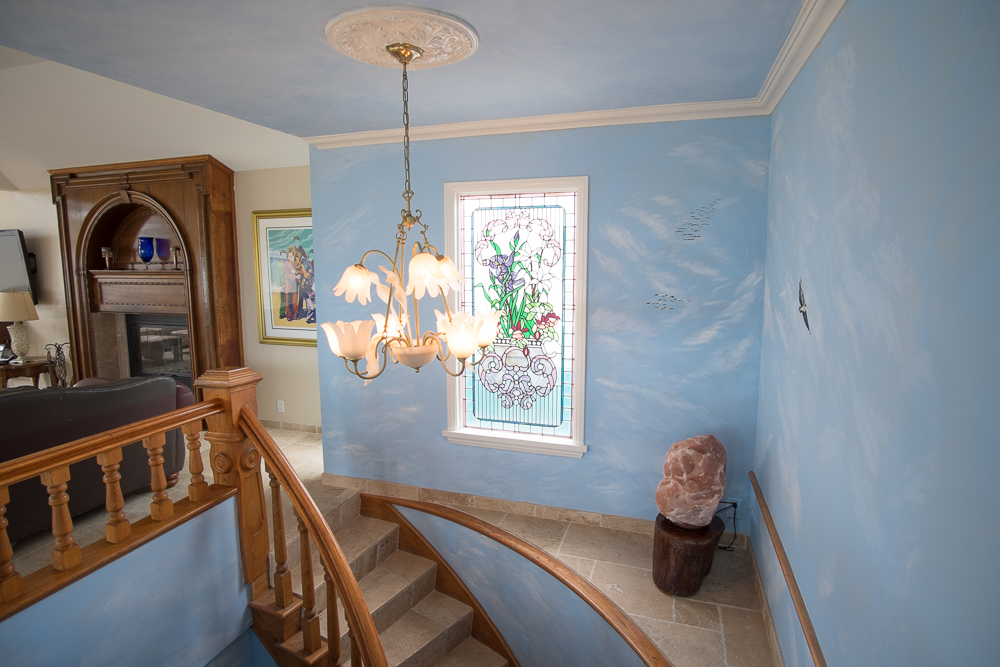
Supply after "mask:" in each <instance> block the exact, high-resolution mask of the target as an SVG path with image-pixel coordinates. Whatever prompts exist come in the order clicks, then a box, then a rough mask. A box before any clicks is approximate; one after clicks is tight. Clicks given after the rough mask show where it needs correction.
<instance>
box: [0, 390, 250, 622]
mask: <svg viewBox="0 0 1000 667" xmlns="http://www.w3.org/2000/svg"><path fill="white" fill-rule="evenodd" d="M223 409H224V403H223V401H221V400H213V401H208V402H205V403H200V404H197V405H192V406H189V407H185V408H181V409H179V410H174V411H173V412H168V413H166V414H162V415H158V416H156V417H151V418H149V419H144V420H142V421H140V422H135V423H133V424H129V425H127V426H122V427H119V428H116V429H113V430H110V431H105V432H103V433H98V434H97V435H93V436H89V437H86V438H81V439H79V440H74V441H73V442H70V443H67V444H65V445H60V446H58V447H52V448H50V449H46V450H43V451H40V452H35V453H34V454H29V455H28V456H22V457H20V458H17V459H13V460H11V461H7V462H5V463H0V620H3V619H5V618H7V617H9V616H11V615H13V614H15V613H17V612H18V611H20V610H21V609H24V608H25V607H28V606H30V605H32V604H34V603H35V602H37V601H38V600H41V599H42V598H45V597H47V596H49V595H51V594H52V593H54V592H56V591H58V590H60V589H62V588H64V587H65V586H68V585H69V584H71V583H72V582H74V581H76V580H78V579H80V578H81V577H83V576H85V575H86V574H88V573H90V572H92V571H94V570H95V569H97V568H99V567H101V566H103V565H105V564H106V563H108V562H110V561H112V560H114V559H116V558H119V557H121V556H122V555H124V554H126V553H128V552H130V551H132V550H134V549H136V548H137V547H139V546H141V545H142V544H145V543H146V542H148V541H149V540H151V539H153V538H154V537H156V536H157V535H160V534H162V533H163V532H165V531H167V530H169V529H170V528H172V527H173V526H176V525H178V524H179V523H182V522H183V521H186V520H188V519H190V518H191V517H194V516H197V515H198V514H200V513H201V512H203V511H205V510H206V509H208V508H209V507H212V506H214V505H216V504H218V503H219V502H222V501H223V500H225V499H226V498H229V497H231V496H232V495H233V494H234V493H235V491H234V490H232V489H225V488H215V487H213V489H211V490H210V489H209V486H208V483H207V482H205V477H204V475H203V474H202V473H203V472H204V466H203V464H202V460H201V441H200V435H199V433H200V431H201V429H202V422H203V420H204V419H205V418H207V417H211V416H213V415H217V414H220V413H221V412H223ZM176 428H180V429H181V430H182V432H183V433H184V434H185V435H186V437H187V449H188V451H189V452H190V454H189V456H188V460H189V466H190V468H189V470H190V473H191V483H190V484H189V485H188V497H187V499H185V500H182V501H179V502H178V503H177V506H176V507H175V504H174V502H173V501H172V500H170V498H169V497H168V496H167V479H166V476H165V474H164V470H163V456H162V454H163V446H164V444H165V443H166V435H165V434H166V432H167V431H172V430H174V429H176ZM139 440H141V441H142V443H143V446H144V447H145V448H146V451H147V452H148V456H149V469H150V487H151V488H152V492H153V496H152V503H150V515H149V517H148V518H147V519H142V520H140V521H138V522H136V523H135V525H133V524H132V523H131V522H130V521H129V520H128V519H126V518H125V513H124V512H123V508H124V506H125V501H124V498H123V496H122V492H121V485H120V480H121V474H120V473H119V472H118V468H119V465H120V462H121V461H122V449H123V448H124V447H125V446H126V445H130V444H132V443H133V442H137V441H139ZM91 458H96V459H97V463H98V465H99V466H100V471H101V472H103V473H104V478H103V481H104V483H105V487H106V501H105V507H106V509H107V511H108V521H107V524H106V525H105V530H104V535H105V540H104V542H103V543H100V544H98V543H95V544H94V545H90V546H88V547H86V548H83V549H81V547H80V545H78V544H77V543H76V540H75V539H74V538H73V520H72V518H71V517H70V513H69V508H68V503H69V497H70V493H69V492H71V491H72V489H71V485H70V481H71V480H70V465H72V464H74V463H78V462H80V461H85V460H87V459H91ZM95 474H98V469H97V467H96V466H95ZM36 477H37V478H39V479H40V480H41V483H42V484H43V485H44V486H45V487H46V489H47V490H48V492H49V505H50V506H51V507H52V535H53V537H54V538H55V543H54V549H53V550H52V565H51V567H49V568H43V569H41V570H39V571H37V572H34V573H31V574H29V575H27V576H26V577H22V576H21V575H20V574H19V573H18V572H17V569H16V567H15V563H14V560H13V556H14V554H13V550H12V548H11V543H10V540H9V538H8V536H7V523H8V522H7V519H6V518H5V516H4V515H5V514H6V509H7V507H6V506H7V504H8V503H9V502H10V493H9V491H8V489H9V487H10V486H11V485H13V484H17V483H19V482H23V481H26V480H30V479H32V478H36Z"/></svg>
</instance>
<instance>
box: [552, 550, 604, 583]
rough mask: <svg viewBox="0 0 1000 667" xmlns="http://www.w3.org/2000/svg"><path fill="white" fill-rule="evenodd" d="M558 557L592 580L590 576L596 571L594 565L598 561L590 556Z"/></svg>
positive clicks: (585, 577) (588, 579)
mask: <svg viewBox="0 0 1000 667" xmlns="http://www.w3.org/2000/svg"><path fill="white" fill-rule="evenodd" d="M556 558H558V559H559V560H561V561H562V562H564V563H566V564H567V565H569V566H570V567H571V568H573V569H574V570H576V571H577V573H578V574H579V575H580V576H582V577H583V578H584V579H586V580H587V581H590V576H591V575H592V574H593V573H594V565H595V564H596V563H597V561H595V560H591V559H589V558H576V557H574V556H556Z"/></svg>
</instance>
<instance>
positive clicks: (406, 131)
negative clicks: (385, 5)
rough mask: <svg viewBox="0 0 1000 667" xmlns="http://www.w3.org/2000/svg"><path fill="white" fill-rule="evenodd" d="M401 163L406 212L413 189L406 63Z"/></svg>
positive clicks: (404, 65) (404, 67) (408, 210)
mask: <svg viewBox="0 0 1000 667" xmlns="http://www.w3.org/2000/svg"><path fill="white" fill-rule="evenodd" d="M403 165H404V167H405V169H406V190H405V191H404V192H403V199H405V200H406V212H407V213H409V212H410V200H411V199H412V198H413V190H411V189H410V93H409V86H408V80H407V78H406V63H405V62H404V63H403Z"/></svg>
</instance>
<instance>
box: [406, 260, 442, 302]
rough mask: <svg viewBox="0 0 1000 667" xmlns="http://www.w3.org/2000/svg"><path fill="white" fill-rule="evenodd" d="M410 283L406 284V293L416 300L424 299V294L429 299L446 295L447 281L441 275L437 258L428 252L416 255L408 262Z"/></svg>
mask: <svg viewBox="0 0 1000 667" xmlns="http://www.w3.org/2000/svg"><path fill="white" fill-rule="evenodd" d="M409 275H410V281H409V282H408V283H406V293H407V294H414V295H416V297H417V298H418V299H423V298H424V293H426V294H427V295H429V296H430V297H431V298H436V297H437V295H438V294H442V293H443V294H447V293H448V290H449V289H450V288H449V284H448V279H447V278H445V277H444V274H443V273H441V267H440V265H439V264H438V261H437V258H436V257H435V256H434V255H432V254H430V253H429V252H421V253H417V254H416V255H414V256H413V259H411V260H410V267H409Z"/></svg>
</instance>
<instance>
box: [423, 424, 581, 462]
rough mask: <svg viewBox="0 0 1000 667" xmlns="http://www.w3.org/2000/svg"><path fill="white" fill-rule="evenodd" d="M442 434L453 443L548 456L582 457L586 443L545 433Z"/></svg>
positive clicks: (461, 431) (467, 430) (473, 431)
mask: <svg viewBox="0 0 1000 667" xmlns="http://www.w3.org/2000/svg"><path fill="white" fill-rule="evenodd" d="M441 434H442V435H444V436H445V437H446V438H448V441H449V442H451V443H452V444H455V445H471V446H473V447H486V448H489V449H506V450H510V451H514V452H528V453H529V454H546V455H548V456H565V457H568V458H573V459H579V458H583V455H584V453H586V451H587V445H584V444H579V443H575V442H572V441H570V440H569V439H568V438H555V437H552V436H545V435H530V434H520V433H505V434H503V435H494V434H490V435H486V434H484V433H483V432H482V431H480V430H478V429H471V428H463V429H458V430H455V431H442V432H441Z"/></svg>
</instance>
